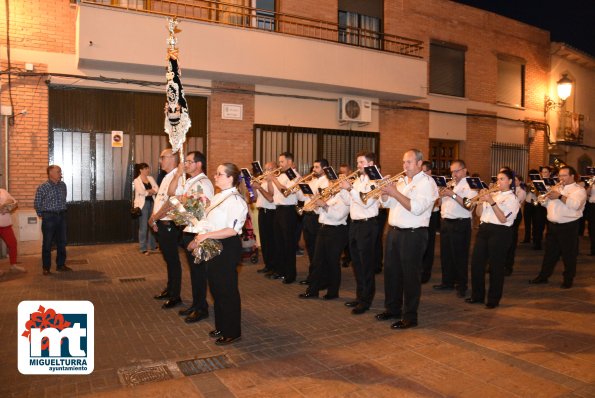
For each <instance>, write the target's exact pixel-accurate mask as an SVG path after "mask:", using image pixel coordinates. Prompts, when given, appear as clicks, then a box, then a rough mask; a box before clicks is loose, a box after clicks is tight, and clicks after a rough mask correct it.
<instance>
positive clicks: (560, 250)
mask: <svg viewBox="0 0 595 398" xmlns="http://www.w3.org/2000/svg"><path fill="white" fill-rule="evenodd" d="M578 227H579V220H576V221H572V222H567V223H564V224H555V223H552V222H548V226H547V234H546V242H545V244H546V247H545V254H544V256H543V263H542V264H541V272H540V273H539V277H541V278H543V279H548V278H549V277H550V276H552V274H553V273H554V268H555V267H556V263H557V262H558V260H559V259H560V257H562V262H563V263H564V273H563V275H564V281H565V282H572V280H573V279H574V277H575V275H576V257H577V255H578V244H577V242H578Z"/></svg>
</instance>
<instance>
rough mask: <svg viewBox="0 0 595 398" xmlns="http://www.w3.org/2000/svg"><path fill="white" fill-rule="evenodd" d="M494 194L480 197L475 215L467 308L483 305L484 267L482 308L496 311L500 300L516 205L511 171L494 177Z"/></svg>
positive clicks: (517, 206)
mask: <svg viewBox="0 0 595 398" xmlns="http://www.w3.org/2000/svg"><path fill="white" fill-rule="evenodd" d="M496 184H497V187H498V192H497V193H496V194H493V195H492V194H491V193H489V192H488V193H486V194H482V196H481V198H480V200H481V201H482V203H480V205H479V206H477V208H476V213H477V215H478V216H479V217H480V225H479V231H478V232H477V237H476V240H475V246H474V247H473V254H472V255H471V283H472V289H471V297H469V298H467V299H465V301H466V302H467V303H469V304H475V303H484V302H485V296H486V293H485V272H486V264H488V263H489V265H490V288H489V290H488V294H487V302H486V308H488V309H492V308H496V307H497V306H498V305H499V304H500V299H501V298H502V288H503V286H504V263H505V259H506V257H505V256H504V255H503V254H504V253H506V252H507V251H508V248H509V247H510V245H511V244H512V235H513V231H512V224H513V223H514V221H515V219H516V216H517V213H518V212H519V209H520V205H519V202H518V200H517V197H516V195H515V194H514V192H513V191H512V188H513V187H514V185H513V184H514V179H513V173H512V171H510V170H508V169H503V170H501V171H500V172H499V173H498V180H497V182H496Z"/></svg>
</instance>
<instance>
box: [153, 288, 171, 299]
mask: <svg viewBox="0 0 595 398" xmlns="http://www.w3.org/2000/svg"><path fill="white" fill-rule="evenodd" d="M153 298H154V299H155V300H167V299H168V298H169V294H167V289H166V290H163V291H162V292H161V293H159V294H157V295H155V296H153Z"/></svg>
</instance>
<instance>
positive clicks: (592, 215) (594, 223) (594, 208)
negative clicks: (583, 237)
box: [587, 179, 595, 256]
mask: <svg viewBox="0 0 595 398" xmlns="http://www.w3.org/2000/svg"><path fill="white" fill-rule="evenodd" d="M594 185H595V180H593V179H591V185H589V187H588V188H587V196H588V197H589V200H588V202H589V203H588V204H587V206H589V220H588V221H589V239H590V240H591V256H595V188H594V187H593V186H594Z"/></svg>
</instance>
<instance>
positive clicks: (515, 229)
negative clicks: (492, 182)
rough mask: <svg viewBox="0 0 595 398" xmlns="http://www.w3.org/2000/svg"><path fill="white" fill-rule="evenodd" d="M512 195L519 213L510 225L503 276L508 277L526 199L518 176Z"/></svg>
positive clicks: (515, 179)
mask: <svg viewBox="0 0 595 398" xmlns="http://www.w3.org/2000/svg"><path fill="white" fill-rule="evenodd" d="M514 194H515V196H516V197H517V200H518V201H519V212H518V213H517V216H516V218H515V219H514V223H513V224H512V244H511V245H510V248H509V249H508V252H507V253H506V262H505V263H504V275H505V276H510V275H512V270H513V268H514V258H515V256H516V248H517V246H518V240H519V227H520V225H521V222H522V221H523V212H522V209H523V206H524V203H525V200H526V198H527V191H525V183H524V182H523V179H522V177H519V176H518V175H516V174H515V175H514Z"/></svg>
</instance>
